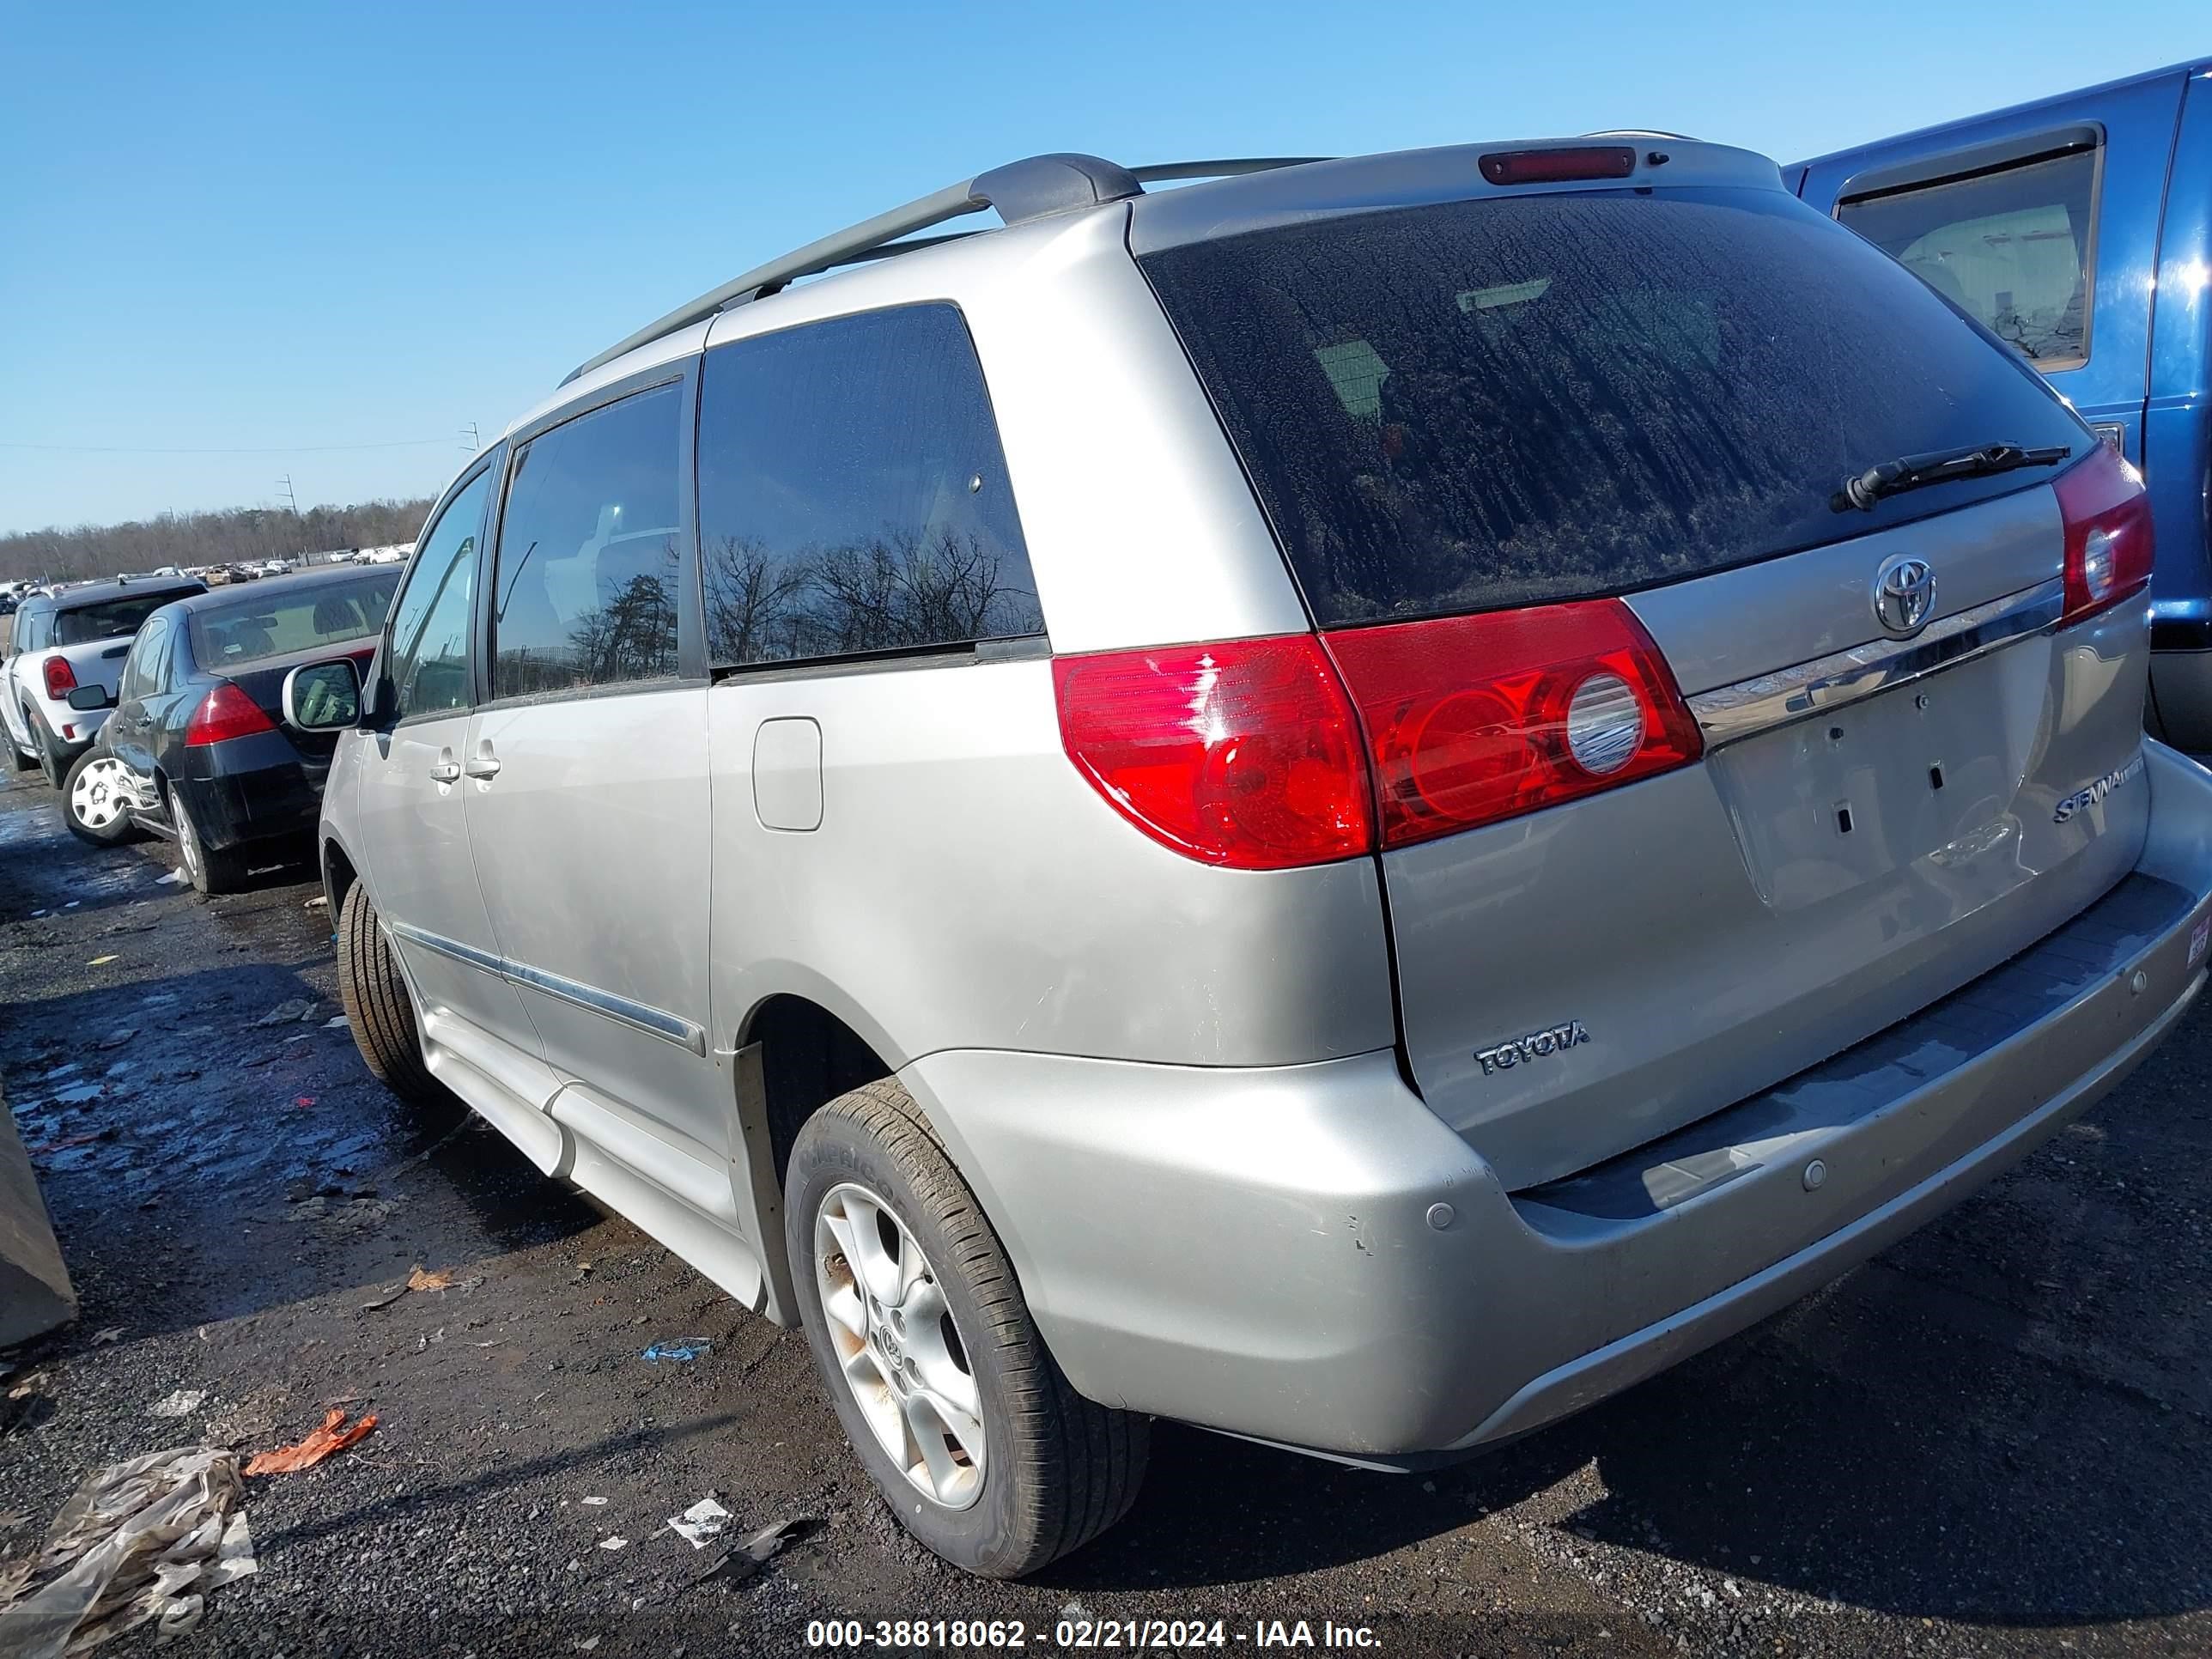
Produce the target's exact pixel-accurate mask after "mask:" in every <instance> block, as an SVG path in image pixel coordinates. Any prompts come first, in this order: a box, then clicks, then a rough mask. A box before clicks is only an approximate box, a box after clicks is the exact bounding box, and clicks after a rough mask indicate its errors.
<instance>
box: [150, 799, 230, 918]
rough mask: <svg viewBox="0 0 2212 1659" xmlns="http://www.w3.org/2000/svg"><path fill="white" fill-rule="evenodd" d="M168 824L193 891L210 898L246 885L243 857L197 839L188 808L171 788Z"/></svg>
mask: <svg viewBox="0 0 2212 1659" xmlns="http://www.w3.org/2000/svg"><path fill="white" fill-rule="evenodd" d="M169 823H170V825H171V827H172V828H173V829H175V830H176V832H177V857H178V859H179V862H181V863H182V864H183V865H184V866H185V880H187V881H189V882H191V884H192V890H193V891H194V892H196V893H197V894H198V895H200V896H201V897H203V898H212V897H214V896H216V894H218V893H234V892H236V891H237V890H239V889H240V887H242V886H244V885H245V884H246V860H244V859H243V858H241V857H240V856H239V854H236V853H235V852H219V851H217V850H216V848H212V847H210V846H209V845H208V844H207V842H204V841H203V840H202V839H201V838H200V832H199V830H198V829H197V827H196V826H195V825H194V824H193V823H192V811H191V807H189V806H188V805H185V799H184V797H183V796H181V795H179V793H177V792H176V790H175V789H174V788H172V789H171V790H170V791H169Z"/></svg>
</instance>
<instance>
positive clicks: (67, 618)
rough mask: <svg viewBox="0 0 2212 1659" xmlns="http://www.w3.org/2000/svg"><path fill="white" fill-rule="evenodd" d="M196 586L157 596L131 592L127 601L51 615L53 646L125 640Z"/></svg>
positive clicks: (163, 592) (194, 589)
mask: <svg viewBox="0 0 2212 1659" xmlns="http://www.w3.org/2000/svg"><path fill="white" fill-rule="evenodd" d="M199 591H200V590H199V589H198V588H197V587H172V588H167V589H165V590H163V591H162V592H157V593H133V594H131V596H130V597H129V598H127V599H105V600H102V601H101V602H100V604H98V605H79V606H78V607H77V608H76V610H74V611H56V612H55V613H54V638H53V642H54V643H55V644H56V645H89V644H91V643H92V641H94V640H118V639H128V638H130V637H131V635H133V634H136V633H137V631H138V627H139V624H140V623H143V622H144V621H145V620H146V618H147V617H150V616H152V615H153V614H154V613H155V611H159V610H160V609H161V607H162V606H163V605H167V604H168V603H169V602H170V601H171V600H172V599H184V598H185V597H186V596H187V595H190V594H193V593H197V592H199Z"/></svg>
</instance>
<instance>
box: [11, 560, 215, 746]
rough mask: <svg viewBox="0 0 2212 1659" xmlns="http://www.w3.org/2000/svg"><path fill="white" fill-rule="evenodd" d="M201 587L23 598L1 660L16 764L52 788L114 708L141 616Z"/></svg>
mask: <svg viewBox="0 0 2212 1659" xmlns="http://www.w3.org/2000/svg"><path fill="white" fill-rule="evenodd" d="M204 592H207V584H206V583H204V582H200V581H195V580H192V579H191V578H190V577H173V576H171V577H143V576H142V577H138V578H137V579H135V580H117V581H112V582H88V583H85V584H84V585H82V586H76V587H70V588H66V589H64V590H63V591H62V592H59V593H58V594H54V593H42V594H39V595H37V596H35V597H33V598H31V599H26V600H24V601H23V604H22V606H21V609H19V610H18V611H16V612H15V630H14V633H13V635H12V636H11V638H10V640H9V656H8V657H7V659H5V660H4V661H0V724H4V725H5V726H6V728H7V734H8V743H9V750H10V751H11V753H12V755H13V757H14V759H15V767H16V769H17V770H19V771H27V770H28V769H30V768H32V767H33V766H36V767H40V768H41V769H43V770H44V771H45V772H46V781H47V782H49V783H51V784H52V785H53V786H54V787H55V788H57V789H58V788H60V787H61V785H62V780H63V779H64V777H66V776H68V775H69V769H70V763H72V762H73V761H75V760H76V757H78V756H79V755H81V754H82V753H83V752H84V751H85V750H87V749H89V748H90V747H91V746H92V739H93V737H94V734H95V733H96V732H99V730H100V726H102V725H103V724H104V723H105V722H106V719H107V711H108V710H109V709H111V708H113V707H114V706H115V694H116V688H117V685H118V683H119V681H120V679H121V677H122V673H123V659H124V658H125V657H126V656H128V655H129V654H130V653H131V641H132V640H133V639H134V638H136V637H137V633H138V629H139V627H140V625H141V624H142V623H144V622H145V620H146V618H147V617H149V616H151V615H153V613H154V612H155V611H158V610H160V609H161V607H162V606H163V605H167V604H168V603H169V602H170V601H171V600H172V599H183V598H185V596H186V595H188V594H192V593H204Z"/></svg>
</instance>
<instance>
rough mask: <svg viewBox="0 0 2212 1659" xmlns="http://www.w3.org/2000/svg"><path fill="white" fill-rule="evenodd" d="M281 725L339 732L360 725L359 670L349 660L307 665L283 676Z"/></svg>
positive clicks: (339, 658)
mask: <svg viewBox="0 0 2212 1659" xmlns="http://www.w3.org/2000/svg"><path fill="white" fill-rule="evenodd" d="M284 723H285V724H286V725H287V726H297V727H298V728H299V729H300V730H301V731H302V732H339V731H343V730H344V729H345V728H346V727H347V726H357V725H359V724H360V723H361V670H360V668H359V667H357V666H356V665H355V663H354V660H353V659H352V658H351V657H337V658H333V659H331V660H330V661H329V662H311V663H308V664H307V665H304V666H302V667H299V668H295V669H294V670H293V671H291V672H290V673H289V674H287V675H285V676H284Z"/></svg>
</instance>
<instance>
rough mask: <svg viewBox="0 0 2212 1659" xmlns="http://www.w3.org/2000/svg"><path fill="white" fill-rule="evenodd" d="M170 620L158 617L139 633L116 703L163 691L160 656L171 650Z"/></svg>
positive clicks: (133, 645) (125, 669)
mask: <svg viewBox="0 0 2212 1659" xmlns="http://www.w3.org/2000/svg"><path fill="white" fill-rule="evenodd" d="M168 645H169V619H168V618H167V617H154V618H153V619H152V620H151V621H149V623H147V624H146V625H145V627H143V628H142V629H139V630H138V637H137V639H135V640H133V641H131V657H130V660H129V661H127V662H125V664H124V665H123V678H122V681H121V683H120V684H118V686H117V688H116V700H117V701H118V702H121V701H122V700H123V699H125V698H126V697H143V696H149V695H151V694H152V693H153V692H155V691H156V690H160V689H161V655H162V653H164V652H165V651H167V649H168Z"/></svg>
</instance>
